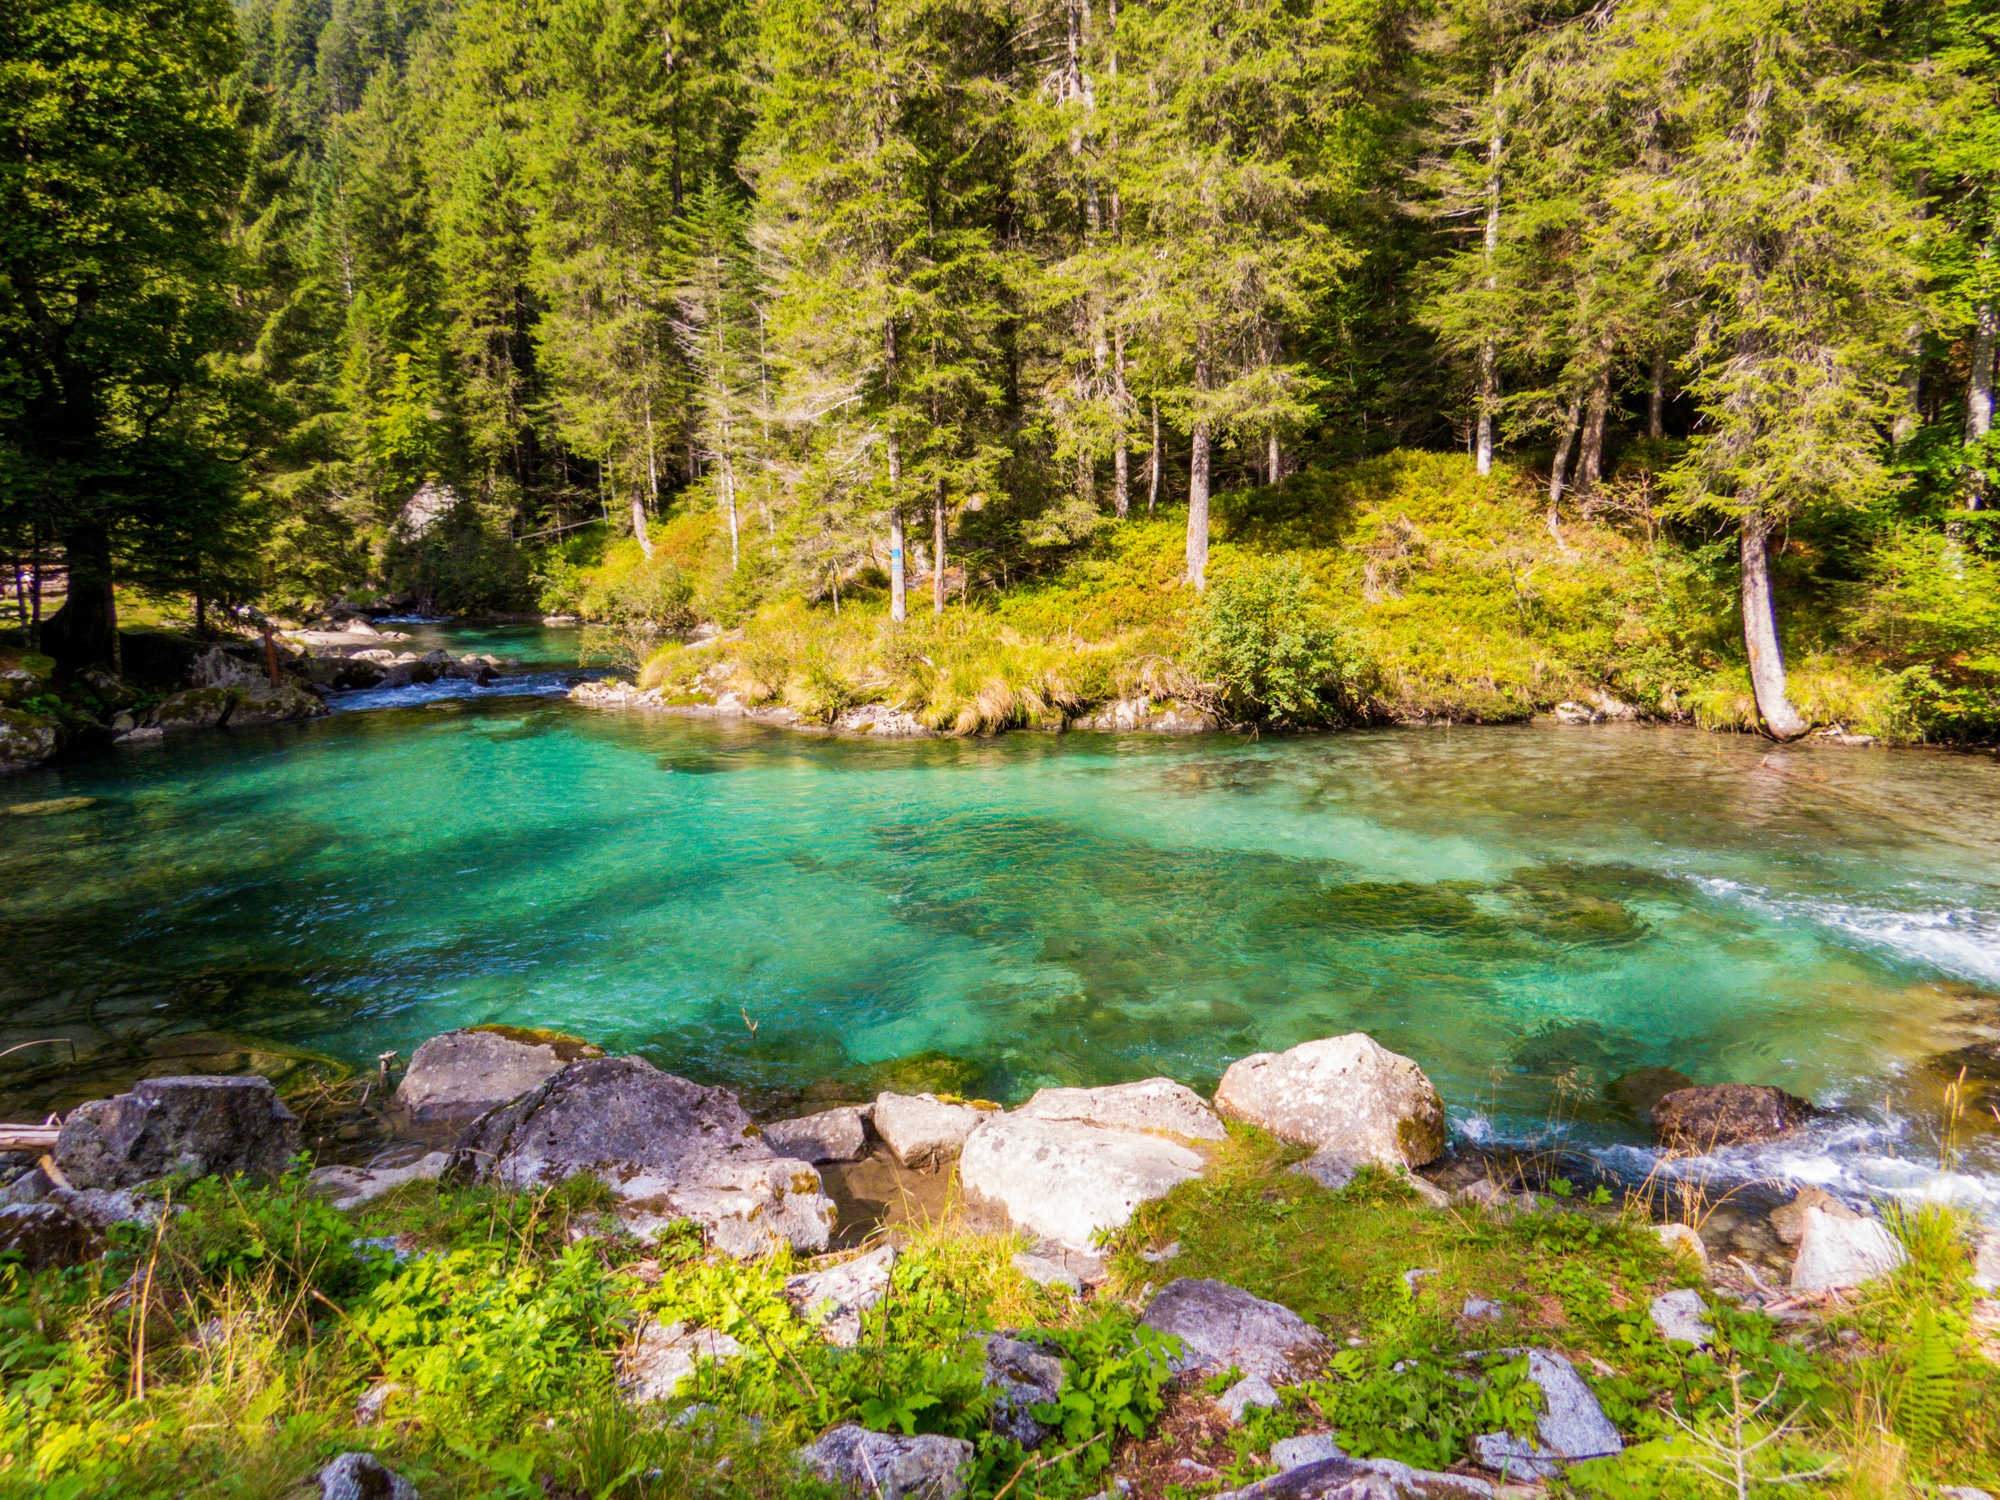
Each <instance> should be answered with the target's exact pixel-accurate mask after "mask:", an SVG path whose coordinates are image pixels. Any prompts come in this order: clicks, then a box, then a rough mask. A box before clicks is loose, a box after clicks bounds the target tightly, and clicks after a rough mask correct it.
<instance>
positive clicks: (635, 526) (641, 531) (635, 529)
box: [632, 490, 653, 562]
mask: <svg viewBox="0 0 2000 1500" xmlns="http://www.w3.org/2000/svg"><path fill="white" fill-rule="evenodd" d="M632 535H633V536H635V537H637V538H638V539H639V550H640V551H641V552H643V553H645V554H646V560H647V561H648V562H651V561H652V560H653V538H652V536H651V535H650V534H649V533H648V532H647V530H646V497H645V496H644V495H642V494H640V493H639V492H638V491H637V490H634V491H632Z"/></svg>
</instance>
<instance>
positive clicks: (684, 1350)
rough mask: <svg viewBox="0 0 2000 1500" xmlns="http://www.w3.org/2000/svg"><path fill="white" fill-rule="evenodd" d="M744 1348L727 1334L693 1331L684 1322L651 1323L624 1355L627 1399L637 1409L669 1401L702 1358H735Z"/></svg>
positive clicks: (624, 1388)
mask: <svg viewBox="0 0 2000 1500" xmlns="http://www.w3.org/2000/svg"><path fill="white" fill-rule="evenodd" d="M742 1353H743V1346H742V1345H741V1344H739V1343H738V1342H737V1341H736V1340H735V1339H733V1338H731V1337H730V1336H729V1335H728V1334H726V1333H715V1332H713V1331H711V1330H709V1329H706V1328H697V1329H692V1330H690V1329H689V1328H688V1326H687V1324H685V1323H657V1322H654V1323H648V1324H647V1325H646V1326H645V1328H644V1329H643V1330H642V1331H641V1332H640V1334H639V1339H638V1342H637V1343H635V1344H634V1345H633V1346H632V1348H631V1350H630V1352H628V1353H627V1354H626V1356H625V1369H624V1378H623V1379H622V1380H621V1381H620V1382H619V1384H620V1386H621V1387H622V1388H623V1390H624V1392H625V1398H626V1399H627V1400H628V1401H630V1402H631V1403H632V1404H633V1405H635V1406H644V1405H646V1404H647V1403H648V1402H652V1401H670V1400H672V1399H673V1395H674V1392H675V1390H677V1389H678V1388H679V1386H680V1383H681V1382H682V1381H683V1380H685V1379H687V1377H688V1376H690V1375H692V1374H693V1373H694V1367H695V1362H696V1361H697V1360H702V1359H715V1360H721V1359H735V1358H736V1357H738V1356H739V1355H741V1354H742Z"/></svg>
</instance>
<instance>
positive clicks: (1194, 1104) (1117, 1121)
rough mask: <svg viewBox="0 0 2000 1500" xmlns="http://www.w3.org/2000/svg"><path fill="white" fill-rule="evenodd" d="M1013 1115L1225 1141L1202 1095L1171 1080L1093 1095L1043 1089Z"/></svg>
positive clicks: (1150, 1081) (1102, 1090) (1117, 1086)
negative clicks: (1078, 1121)
mask: <svg viewBox="0 0 2000 1500" xmlns="http://www.w3.org/2000/svg"><path fill="white" fill-rule="evenodd" d="M1014 1114H1015V1115H1016V1116H1017V1117H1018V1118H1021V1119H1030V1120H1081V1121H1082V1122H1083V1123H1084V1124H1086V1125H1105V1126H1110V1127H1112V1128H1113V1129H1118V1130H1146V1131H1152V1132H1154V1133H1156V1134H1159V1135H1177V1136H1183V1137H1185V1138H1186V1139H1188V1140H1193V1141H1220V1140H1226V1139H1227V1138H1228V1135H1229V1132H1228V1131H1227V1130H1226V1129H1225V1128H1224V1127H1223V1124H1222V1121H1221V1120H1220V1119H1218V1118H1217V1117H1216V1114H1215V1111H1214V1110H1212V1109H1210V1108H1209V1107H1208V1105H1207V1104H1205V1103H1203V1102H1202V1097H1201V1095H1199V1094H1197V1093H1196V1092H1195V1091H1194V1090H1193V1089H1191V1088H1189V1087H1188V1086H1187V1085H1186V1084H1184V1083H1175V1082H1174V1081H1173V1080H1172V1079H1171V1078H1146V1079H1141V1080H1140V1081H1139V1082H1137V1083H1114V1084H1111V1085H1110V1086H1108V1087H1106V1088H1097V1089H1041V1090H1038V1091H1037V1092H1036V1094H1035V1097H1034V1098H1032V1099H1030V1100H1029V1101H1028V1102H1027V1103H1026V1104H1024V1105H1022V1106H1021V1107H1020V1108H1019V1109H1017V1110H1015V1111H1014Z"/></svg>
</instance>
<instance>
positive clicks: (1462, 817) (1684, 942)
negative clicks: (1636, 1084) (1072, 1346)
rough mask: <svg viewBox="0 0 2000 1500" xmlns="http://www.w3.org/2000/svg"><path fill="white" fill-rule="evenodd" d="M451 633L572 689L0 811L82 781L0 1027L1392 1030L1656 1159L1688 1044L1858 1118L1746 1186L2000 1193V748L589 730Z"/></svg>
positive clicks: (1058, 1041)
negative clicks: (1632, 1097) (1954, 1092)
mask: <svg viewBox="0 0 2000 1500" xmlns="http://www.w3.org/2000/svg"><path fill="white" fill-rule="evenodd" d="M417 633H418V634H419V635H421V636H424V637H425V639H422V640H420V641H419V642H418V644H419V646H420V647H421V646H422V645H426V644H429V643H430V640H431V639H432V638H443V637H438V636H437V633H436V632H424V631H422V630H419V631H418V632H417ZM449 640H450V643H451V644H453V645H454V646H457V647H459V648H461V649H471V648H476V649H481V650H489V649H497V650H501V651H513V652H515V653H517V654H520V655H523V656H524V657H526V658H527V659H528V660H529V661H530V663H531V665H532V664H534V663H536V662H537V661H539V662H540V664H541V667H540V669H539V670H536V671H534V672H531V673H530V674H529V675H527V676H525V677H522V678H517V679H514V680H512V681H510V682H508V683H506V684H503V688H504V690H497V689H496V690H485V691H480V692H472V691H468V690H467V689H466V687H465V685H463V684H457V685H451V686H445V685H439V686H436V687H432V688H419V689H408V690H404V691H403V692H400V693H376V694H356V695H349V697H348V698H347V699H346V700H345V701H343V702H341V703H340V704H339V705H338V708H339V711H337V712H336V713H335V714H333V715H332V716H331V717H330V718H328V719H325V720H322V721H319V722H317V723H314V724H310V725H305V726H297V727H289V728H280V729H271V730H257V731H246V732H241V733H224V734H219V735H213V736H207V737H196V738H190V739H187V740H184V741H179V742H175V743H172V744H168V745H165V746H158V747H153V748H147V749H132V750H118V751H112V752H107V753H105V754H103V755H101V756H98V757H96V758H90V759H81V760H76V761H72V762H69V763H67V764H64V765H61V766H59V767H57V768H55V769H52V770H46V771H41V772H36V773H31V774H29V775H25V776H18V777H15V778H12V779H11V780H9V781H8V782H7V783H6V784H5V785H4V787H0V802H5V803H14V802H24V801H32V800H36V799H45V798H54V797H64V796H75V795H83V796H89V797H95V798H97V799H98V801H97V802H96V804H95V805H93V806H91V807H89V808H87V809H85V810H83V811H79V812H73V813H69V814H65V815H62V816H54V817H38V818H25V817H0V859H3V860H4V864H0V868H4V870H5V871H6V880H5V883H4V888H0V1045H7V1044H10V1043H12V1042H14V1041H17V1040H29V1039H33V1038H41V1037H47V1036H50V1035H52V1034H53V1035H66V1036H74V1037H76V1038H78V1039H79V1040H80V1041H82V1042H83V1043H84V1044H85V1045H90V1044H92V1043H93V1042H96V1041H99V1040H101V1039H102V1038H105V1037H114V1036H119V1035H123V1034H128V1033H132V1032H147V1031H157V1030H161V1029H169V1030H170V1029H173V1028H189V1029H192V1028H212V1029H222V1030H229V1031H235V1032H243V1033H250V1034H254V1035H261V1036H265V1037H272V1038H276V1039H279V1040H282V1041H284V1042H287V1043H291V1044H294V1045H299V1046H306V1047H311V1048H315V1049H320V1050H323V1051H328V1052H332V1053H335V1054H338V1055H340V1056H342V1057H344V1058H347V1059H349V1060H351V1061H354V1062H356V1063H358V1064H369V1063H372V1059H373V1058H374V1057H375V1055H376V1054H377V1053H378V1052H379V1051H381V1050H383V1049H387V1048H395V1049H398V1050H400V1051H401V1052H402V1053H403V1054H404V1055H405V1056H407V1055H408V1053H409V1051H410V1049H411V1048H412V1047H414V1045H415V1044H416V1043H418V1042H419V1041H421V1040H422V1039H423V1038H425V1037H426V1036H429V1035H431V1034H433V1033H435V1032H437V1031H441V1030H444V1029H446V1028H448V1027H453V1026H460V1025H465V1024H470V1023H476V1022H493V1021H499V1022H509V1023H514V1024H519V1025H534V1026H550V1027H558V1028H561V1029H564V1030H567V1031H570V1032H573V1033H576V1034H579V1035H582V1036H586V1037H589V1038H592V1039H594V1040H597V1041H600V1042H602V1043H605V1044H606V1045H609V1046H612V1047H615V1048H622V1049H638V1050H643V1051H644V1052H645V1053H646V1054H647V1055H648V1056H650V1057H652V1058H653V1059H654V1060H655V1061H657V1062H659V1063H660V1064H662V1065H663V1066H667V1067H671V1068H674V1069H676V1070H678V1071H682V1072H685V1073H687V1074H689V1075H690V1076H693V1077H696V1078H699V1079H703V1080H709V1081H716V1082H724V1083H729V1084H732V1085H735V1086H739V1087H745V1088H749V1089H752V1090H758V1089H762V1090H766V1091H773V1090H777V1091H782V1090H784V1089H788V1088H805V1087H806V1086H808V1085H811V1084H813V1083H815V1082H818V1081H821V1080H829V1079H831V1080H861V1081H864V1082H865V1080H866V1079H867V1078H868V1077H869V1076H870V1075H871V1070H875V1071H876V1072H878V1073H879V1070H880V1069H881V1067H882V1066H883V1065H884V1064H886V1063H888V1062H890V1061H892V1060H894V1059H899V1058H907V1057H910V1056H911V1055H913V1054H920V1053H942V1054H948V1055H949V1056H950V1057H952V1058H956V1059H960V1060H962V1062H963V1063H964V1064H965V1065H966V1075H967V1076H968V1077H969V1078H971V1079H972V1080H973V1081H974V1083H975V1084H976V1088H977V1091H978V1092H981V1093H984V1094H986V1095H988V1096H989V1097H994V1098H1000V1099H1004V1100H1015V1099H1019V1098H1022V1097H1024V1096H1025V1095H1026V1094H1027V1093H1028V1092H1030V1091H1031V1090H1033V1089H1034V1088H1036V1087H1037V1086H1040V1085H1043V1084H1048V1083H1055V1082H1064V1083H1069V1082H1086V1083H1087V1082H1106V1081H1112V1080H1117V1079H1122V1078H1131V1077H1141V1076H1146V1075H1149V1074H1154V1073H1165V1074H1169V1075H1172V1076H1174V1077H1176V1078H1180V1079H1183V1080H1186V1081H1187V1082H1189V1083H1192V1084H1194V1085H1196V1086H1197V1087H1207V1086H1210V1085H1212V1084H1213V1082H1214V1080H1215V1079H1216V1078H1217V1077H1218V1076H1219V1074H1220V1073H1221V1070H1222V1069H1223V1068H1224V1067H1225V1066H1227V1064H1228V1063H1229V1062H1230V1061H1231V1060H1232V1059H1234V1058H1236V1057H1240V1056H1242V1055H1244V1054H1245V1053H1249V1052H1254V1051H1261V1050H1268V1049H1278V1048H1283V1047H1286V1046H1289V1045H1292V1044H1293V1043H1296V1042H1299V1041H1302V1040H1304V1039H1306V1038H1309V1037H1315V1036H1324V1035H1329V1034H1333V1033H1338V1032H1344V1031H1350V1030H1363V1031H1367V1032H1369V1033H1371V1034H1373V1035H1374V1036H1375V1037H1376V1038H1378V1039H1379V1040H1380V1041H1382V1042H1383V1043H1384V1044H1386V1045H1388V1046H1390V1047H1392V1048H1394V1049H1396V1050H1397V1051H1400V1052H1404V1053H1407V1054H1409V1055H1410V1056H1412V1057H1414V1058H1416V1059H1417V1060H1418V1061H1419V1062H1421V1063H1422V1065H1423V1066H1424V1068H1425V1069H1426V1070H1427V1071H1428V1072H1429V1073H1430V1075H1431V1076H1432V1077H1433V1078H1434V1079H1435V1080H1436V1081H1437V1083H1438V1085H1439V1087H1440V1089H1441V1090H1442V1092H1443V1093H1444V1096H1445V1098H1446V1101H1447V1103H1448V1105H1449V1106H1450V1109H1451V1112H1452V1115H1453V1117H1454V1119H1455V1120H1456V1121H1457V1123H1458V1125H1459V1127H1460V1129H1461V1130H1462V1131H1463V1132H1464V1134H1465V1135H1467V1136H1468V1137H1470V1138H1471V1139H1473V1140H1475V1141H1478V1140H1486V1139H1497V1140H1522V1139H1547V1138H1550V1137H1562V1138H1564V1139H1567V1140H1568V1141H1570V1142H1572V1143H1574V1144H1577V1145H1580V1146H1583V1147H1585V1148H1587V1149H1590V1150H1592V1151H1594V1152H1597V1153H1599V1154H1600V1156H1601V1157H1602V1158H1604V1159H1605V1160H1607V1161H1609V1162H1612V1163H1620V1162H1622V1163H1623V1164H1624V1165H1625V1166H1626V1167H1627V1168H1629V1169H1630V1170H1634V1171H1642V1170H1643V1169H1644V1164H1645V1156H1644V1152H1643V1142H1644V1135H1643V1133H1642V1132H1641V1131H1640V1129H1639V1128H1638V1126H1637V1124H1636V1122H1634V1121H1633V1120H1631V1119H1629V1118H1627V1117H1624V1116H1621V1115H1620V1114H1619V1112H1618V1111H1617V1109H1616V1108H1614V1107H1613V1106H1611V1105H1610V1104H1608V1103H1607V1102H1606V1098H1605V1093H1604V1088H1605V1085H1606V1084H1607V1083H1608V1082H1609V1081H1610V1080H1611V1079H1612V1078H1614V1077H1616V1076H1617V1075H1619V1074H1621V1073H1623V1072H1626V1071H1628V1070H1630V1069H1633V1068H1636V1067H1641V1066H1646V1065H1655V1064H1666V1065H1671V1066H1673V1067H1677V1068H1679V1069H1682V1070H1683V1071H1685V1072H1686V1073H1688V1074H1690V1075H1691V1076H1693V1077H1694V1078H1696V1079H1697V1080H1701V1081H1726V1080H1742V1081H1754V1082H1770V1083H1777V1084H1782V1085H1784V1086H1785V1087H1787V1088H1790V1089H1792V1090H1794V1091H1797V1092H1799V1093H1803V1094H1807V1095H1810V1096H1811V1097H1812V1098H1814V1099H1816V1100H1817V1101H1818V1102H1820V1103H1821V1104H1823V1105H1829V1106H1839V1107H1840V1108H1841V1110H1842V1113H1841V1114H1840V1115H1839V1116H1837V1117H1836V1118H1834V1119H1832V1120H1830V1121H1829V1122H1828V1123H1827V1124H1825V1125H1824V1126H1820V1127H1815V1128H1814V1129H1813V1130H1812V1131H1810V1132H1808V1134H1807V1136H1806V1137H1805V1138H1803V1139H1801V1140H1799V1141H1795V1142H1791V1143H1787V1144H1786V1145H1784V1146H1782V1147H1774V1148H1766V1150H1765V1151H1764V1152H1762V1153H1760V1154H1756V1155H1746V1156H1744V1157H1742V1158H1741V1159H1738V1160H1734V1161H1732V1162H1729V1163H1726V1164H1725V1165H1727V1166H1728V1167H1729V1169H1730V1170H1732V1171H1742V1172H1746V1173H1753V1174H1754V1173H1760V1172H1782V1173H1785V1174H1788V1175H1792V1176H1803V1177H1808V1178H1814V1179H1817V1180H1822V1181H1828V1182H1833V1181H1835V1180H1836V1179H1837V1180H1839V1181H1841V1182H1842V1183H1844V1184H1845V1185H1847V1186H1849V1187H1867V1188H1874V1189H1879V1190H1886V1191H1893V1192H1904V1193H1918V1192H1924V1193H1932V1194H1940V1195H1945V1196H1951V1197H1956V1198H1958V1199H1960V1200H1962V1201H1965V1202H1967V1203H1969V1204H1972V1205H1975V1206H1978V1207H1981V1208H1984V1209H1986V1210H1988V1211H2000V1136H1996V1135H1995V1134H1993V1133H1992V1130H1993V1120H1992V1119H1991V1118H1987V1119H1986V1120H1985V1125H1986V1127H1987V1128H1986V1130H1984V1131H1982V1130H1981V1129H1980V1128H1979V1126H1980V1121H1979V1118H1978V1114H1979V1111H1977V1110H1976V1111H1975V1112H1974V1118H1973V1119H1971V1120H1969V1121H1967V1122H1966V1123H1965V1125H1963V1126H1962V1127H1960V1128H1959V1129H1958V1130H1957V1131H1955V1132H1948V1131H1946V1130H1945V1129H1944V1128H1943V1126H1942V1125H1941V1118H1942V1116H1941V1114H1940V1111H1941V1109H1942V1108H1943V1105H1942V1102H1941V1101H1942V1091H1943V1085H1944V1083H1945V1082H1946V1081H1948V1079H1949V1077H1950V1076H1952V1075H1954V1074H1955V1072H1956V1068H1957V1066H1958V1065H1959V1062H1961V1061H1963V1060H1964V1059H1965V1058H1966V1057H1970V1058H1972V1059H1973V1061H1974V1073H1975V1075H1976V1074H1977V1073H1978V1072H1979V1068H1980V1060H1981V1059H1982V1058H1984V1059H1992V1058H1993V1057H1995V1056H1996V1055H2000V1049H1995V1048H1993V1047H1992V1046H1991V1045H1990V1043H1991V1042H1992V1039H1994V1038H1996V1037H2000V770H1996V766H1995V763H1994V761H1993V759H1992V758H1991V757H1990V756H1955V755H1943V754H1934V753H1925V752H1898V753H1890V752H1882V751H1852V750H1850V751H1837V750H1794V751H1774V750H1773V749H1772V748H1771V747H1770V746H1768V745H1763V744H1760V743H1757V742H1754V741H1752V740H1749V739H1747V738H1732V737H1724V736H1714V735H1706V734H1700V733H1695V732H1691V731H1687V730H1673V729H1663V728H1642V727H1635V726H1622V727H1612V728H1598V729H1573V728H1571V729H1565V728H1558V727H1521V728H1487V729H1463V728H1461V729H1407V730H1393V731H1381V732H1370V733H1361V734H1350V735H1340V736H1327V737H1314V738H1298V739H1287V738H1266V739H1263V740H1254V739H1239V738H1233V737H1220V736H1218V737H1207V738H1199V739H1192V740H1153V739H1143V738H1136V737H1128V738H1113V737H1109V736H1102V735H1090V734H1072V735H1067V736H1051V735H1039V734H1013V735H1008V736H1004V737H1001V738H998V739H993V740H955V741H928V742H920V743H861V742H855V741H849V740H835V739H829V738H822V737H817V736H812V735H803V734H795V733H787V732H782V731H775V730H767V729H762V728H755V727H747V726H743V725H740V724H738V725H728V724H718V723H712V722H702V721H691V720H684V719H677V718H668V717H662V716H657V715H639V714H617V713H603V712H598V711H594V710H589V709H584V708H580V707H578V706H575V705H572V704H570V703H569V702H567V701H565V700H564V699H563V698H562V697H561V696H560V692H561V690H562V688H563V686H564V684H565V682H566V681H567V680H568V677H566V676H565V675H564V674H562V673H560V672H558V671H556V670H554V669H555V668H556V666H558V665H559V664H560V663H561V662H563V661H565V660H567V661H571V662H573V661H574V660H575V656H574V647H573V643H572V642H571V641H569V640H568V639H567V638H565V637H564V636H563V635H562V633H560V632H540V631H533V630H515V631H510V632H486V633H483V634H481V633H476V632H467V631H452V632H450V633H449ZM569 676H574V674H573V673H571V674H569ZM1982 1042H1985V1043H1987V1044H1989V1045H1987V1046H1985V1047H1984V1048H1983V1049H1982V1047H1981V1045H1980V1044H1981V1043H1982ZM1966 1048H1969V1049H1970V1050H1969V1051H1967V1052H1963V1053H1960V1055H1959V1056H1958V1057H1957V1058H1954V1059H1952V1060H1950V1061H1940V1060H1939V1059H1940V1057H1941V1056H1942V1055H1944V1054H1950V1053H1952V1052H1954V1050H1955V1049H1966ZM1986 1066H1988V1068H1989V1070H1990V1063H1988V1064H1987V1065H1986ZM1975 1093H1976V1091H1975ZM1947 1134H1951V1135H1955V1136H1956V1137H1957V1139H1956V1141H1953V1140H1944V1139H1941V1136H1943V1135H1947ZM1954 1146H1956V1147H1957V1149H1956V1150H1954V1149H1953V1147H1954ZM1941 1158H1943V1159H1944V1164H1945V1167H1946V1169H1945V1170H1941V1169H1940V1162H1941Z"/></svg>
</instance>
